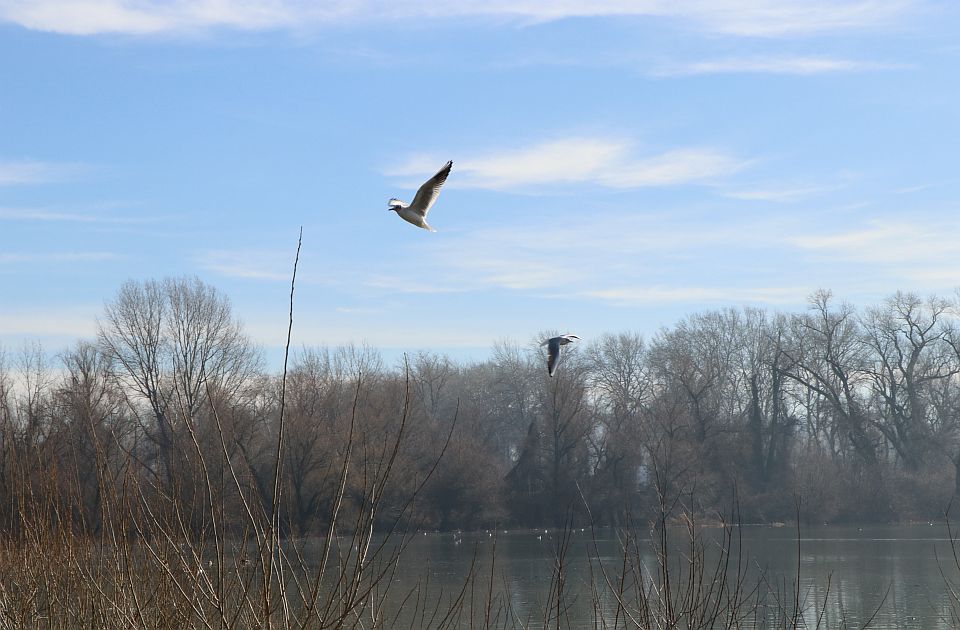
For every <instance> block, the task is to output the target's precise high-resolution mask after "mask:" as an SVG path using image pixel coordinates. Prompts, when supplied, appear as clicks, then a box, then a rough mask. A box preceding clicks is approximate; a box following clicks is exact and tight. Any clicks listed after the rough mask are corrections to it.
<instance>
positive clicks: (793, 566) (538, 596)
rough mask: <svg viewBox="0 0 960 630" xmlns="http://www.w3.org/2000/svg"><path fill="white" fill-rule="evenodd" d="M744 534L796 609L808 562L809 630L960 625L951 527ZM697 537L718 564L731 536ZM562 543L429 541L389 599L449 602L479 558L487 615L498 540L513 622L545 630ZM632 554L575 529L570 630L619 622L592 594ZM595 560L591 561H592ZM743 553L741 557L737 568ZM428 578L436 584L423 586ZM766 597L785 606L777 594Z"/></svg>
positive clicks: (648, 556)
mask: <svg viewBox="0 0 960 630" xmlns="http://www.w3.org/2000/svg"><path fill="white" fill-rule="evenodd" d="M739 529H740V531H739V532H737V530H736V528H734V540H735V541H736V538H737V536H738V534H739V535H740V536H742V545H743V549H744V552H745V553H744V554H743V555H742V556H740V557H741V558H743V559H744V560H746V561H747V562H748V563H749V565H748V566H749V576H750V577H749V579H748V580H747V583H748V584H751V585H755V584H756V580H757V577H758V576H760V575H761V573H762V574H763V575H765V576H766V578H767V581H768V584H769V585H770V586H772V587H775V588H779V589H780V590H781V591H784V590H785V591H787V598H788V599H789V601H792V599H793V592H792V590H791V589H792V588H793V584H794V583H795V582H796V576H797V563H798V559H799V569H800V580H799V582H800V592H801V598H802V601H803V603H804V608H805V610H804V619H805V621H806V623H807V626H808V627H811V628H812V627H815V626H816V622H817V616H818V609H821V608H822V609H823V617H822V626H821V627H825V628H839V627H851V628H859V627H862V626H863V624H864V623H866V622H867V621H868V620H871V619H872V621H871V623H870V626H869V627H871V628H880V629H886V628H901V629H904V628H924V629H932V628H953V627H957V626H958V622H957V618H956V614H957V613H956V612H955V611H960V604H958V603H957V602H956V601H955V600H954V599H953V598H952V597H951V595H950V593H949V592H948V588H947V586H946V585H945V581H944V577H943V576H944V575H946V576H947V577H948V578H949V579H950V580H952V581H953V583H954V584H956V583H958V582H960V572H958V569H957V567H956V564H954V560H953V556H952V552H951V549H950V544H949V538H948V532H947V528H946V526H945V525H942V524H935V525H910V526H878V525H870V526H863V527H857V526H819V527H804V528H803V529H802V531H801V540H800V546H799V552H798V547H797V540H798V536H797V531H796V529H795V528H791V527H789V526H788V527H779V528H778V527H768V526H743V527H742V528H739ZM671 532H672V533H671V537H672V538H676V539H677V542H682V540H683V539H684V531H683V530H682V528H676V530H675V531H674V529H673V528H671ZM698 533H699V534H700V535H702V536H703V539H704V540H705V541H706V548H707V549H709V550H710V551H709V553H708V554H707V555H708V557H707V566H708V568H709V567H711V566H712V565H713V562H715V560H716V558H717V557H718V556H719V552H718V551H717V544H716V543H717V542H718V541H719V540H720V539H721V537H722V530H721V529H718V528H713V529H711V528H703V529H699V530H698ZM559 535H560V534H559V533H558V532H553V531H549V532H547V531H544V530H537V531H529V530H525V531H515V532H503V531H499V532H497V535H496V536H495V537H494V536H493V535H491V533H490V532H478V533H464V534H452V533H427V534H423V533H420V534H418V535H417V536H416V537H415V538H414V539H413V540H412V541H411V543H410V546H409V548H408V549H407V552H406V553H405V555H404V558H403V560H402V561H401V564H400V567H399V569H398V572H397V574H396V575H395V576H394V580H393V584H394V588H392V589H391V592H390V595H389V597H390V598H391V599H392V600H393V602H392V603H393V605H394V606H400V603H401V602H402V601H403V598H404V597H405V596H407V595H408V594H409V593H410V592H411V590H416V589H414V588H413V587H414V585H415V584H416V583H417V581H418V580H420V581H421V587H420V589H419V590H420V591H421V593H420V596H421V597H423V595H427V597H426V599H427V600H430V601H433V600H435V599H437V598H440V599H441V600H443V601H449V600H450V599H451V598H454V597H455V596H456V594H457V593H458V592H459V591H460V590H461V589H462V587H463V585H464V580H465V578H466V577H467V575H468V573H469V571H470V566H471V562H473V561H474V556H475V554H476V563H477V569H476V573H477V574H478V575H479V576H481V577H480V579H478V580H477V583H476V584H474V585H473V586H472V590H471V591H468V593H467V594H465V599H467V600H468V601H469V600H470V599H471V592H472V599H473V601H474V602H476V603H477V604H478V605H477V606H476V607H475V610H474V617H475V618H476V616H477V614H478V609H482V608H483V606H482V605H479V604H480V603H481V602H482V601H483V600H484V598H485V595H486V589H487V588H488V584H489V578H490V571H489V567H490V555H491V551H492V548H493V545H494V541H495V542H496V553H495V566H494V571H493V578H494V579H493V583H494V590H495V591H496V592H499V593H504V594H505V595H504V600H503V601H504V603H505V608H504V610H503V611H502V614H506V615H508V616H509V617H510V618H511V619H512V620H513V622H514V623H515V622H518V621H519V622H522V624H523V625H524V626H526V627H540V626H542V625H543V619H544V606H545V605H546V602H547V600H548V597H549V594H550V592H551V583H552V577H553V572H552V570H551V567H552V564H553V561H554V560H553V558H554V557H555V550H556V548H557V542H558V536H559ZM640 547H641V551H640V554H639V557H640V558H641V560H642V561H643V562H644V564H645V565H646V566H647V567H650V568H655V567H656V566H657V564H656V555H655V553H654V549H653V547H652V545H651V542H650V540H649V539H644V540H642V541H640ZM621 550H622V546H621V543H620V541H619V540H618V538H617V536H616V533H615V532H614V531H612V530H598V531H597V532H595V533H594V534H593V535H591V532H590V531H589V530H586V531H580V530H576V531H574V532H573V533H572V537H571V541H570V545H569V547H568V551H567V553H566V556H565V558H566V571H565V574H566V583H565V588H566V593H567V594H568V597H566V598H565V602H564V603H565V608H564V610H563V611H562V616H563V619H564V621H563V624H562V625H563V626H564V627H571V628H594V627H596V626H595V621H596V620H597V618H598V617H602V618H603V619H604V620H605V621H606V623H607V624H610V623H611V622H612V619H613V615H614V614H615V609H616V606H615V603H616V602H615V599H614V598H613V597H612V596H610V595H609V594H606V595H604V594H602V593H601V594H600V595H599V596H592V595H591V588H590V584H591V583H593V584H597V583H602V578H599V577H597V576H598V575H601V574H600V573H599V567H600V565H603V566H604V568H605V569H606V570H607V571H608V572H611V573H612V572H615V571H617V570H618V569H619V567H620V565H621V560H622V557H623V554H622V551H621ZM591 554H592V555H593V556H594V560H593V561H592V562H591V561H589V560H588V556H590V555H591ZM737 555H738V554H736V552H735V553H734V560H736V558H737ZM938 557H939V559H940V560H939V562H938ZM677 559H679V556H675V557H674V561H676V560H677ZM941 566H942V567H943V575H941V568H940V567H941ZM728 574H729V572H728ZM426 576H429V580H428V581H426V582H424V578H425V577H426ZM591 576H593V577H591ZM767 600H768V604H770V605H771V606H774V607H775V602H773V601H772V599H771V598H769V597H768V598H767ZM411 601H413V600H412V599H407V600H406V602H405V603H404V607H405V608H411V604H410V602H411ZM824 601H826V606H825V607H824V606H823V602H824ZM482 612H483V611H482V610H480V614H481V615H482ZM401 618H403V615H401ZM406 621H409V620H406ZM622 623H623V621H622V619H621V624H622ZM404 625H406V624H404ZM461 626H462V627H469V615H464V618H463V620H462V623H461Z"/></svg>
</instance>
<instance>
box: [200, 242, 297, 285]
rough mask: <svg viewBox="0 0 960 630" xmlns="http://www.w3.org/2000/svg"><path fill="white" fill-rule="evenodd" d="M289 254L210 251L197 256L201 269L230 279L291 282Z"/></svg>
mask: <svg viewBox="0 0 960 630" xmlns="http://www.w3.org/2000/svg"><path fill="white" fill-rule="evenodd" d="M288 258H289V253H286V254H282V253H280V252H273V251H262V250H246V249H245V250H242V251H233V250H210V251H206V252H202V253H200V254H199V255H198V256H197V262H198V263H199V264H200V266H201V267H203V268H204V269H207V270H209V271H212V272H214V273H218V274H220V275H223V276H227V277H229V278H242V279H248V280H279V281H284V282H289V281H290V274H291V273H292V271H293V268H292V261H290V260H288Z"/></svg>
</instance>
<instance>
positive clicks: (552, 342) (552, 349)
mask: <svg viewBox="0 0 960 630" xmlns="http://www.w3.org/2000/svg"><path fill="white" fill-rule="evenodd" d="M579 340H580V337H577V336H576V335H570V334H566V335H560V336H559V337H551V338H550V339H547V340H546V341H544V342H543V343H541V344H540V345H541V346H546V347H547V374H549V375H550V376H551V377H552V376H553V375H554V374H555V373H556V371H557V362H558V361H559V360H560V346H565V345H567V344H568V343H573V342H574V341H579Z"/></svg>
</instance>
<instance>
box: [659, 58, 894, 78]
mask: <svg viewBox="0 0 960 630" xmlns="http://www.w3.org/2000/svg"><path fill="white" fill-rule="evenodd" d="M903 67H904V66H903V65H899V64H881V63H875V62H869V61H854V60H851V59H832V58H829V57H755V58H738V59H715V60H709V61H696V62H691V63H683V64H675V65H670V66H665V67H662V68H660V69H658V70H656V71H654V73H653V74H654V75H656V76H683V75H697V74H794V75H812V74H823V73H828V72H855V71H863V70H893V69H898V68H903Z"/></svg>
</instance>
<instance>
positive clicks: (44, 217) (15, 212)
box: [0, 208, 157, 224]
mask: <svg viewBox="0 0 960 630" xmlns="http://www.w3.org/2000/svg"><path fill="white" fill-rule="evenodd" d="M156 220H157V219H155V218H151V217H122V216H120V217H118V216H109V215H101V214H84V213H75V212H62V211H59V210H48V209H44V208H0V221H39V222H50V223H105V224H136V223H151V222H153V221H156Z"/></svg>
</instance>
